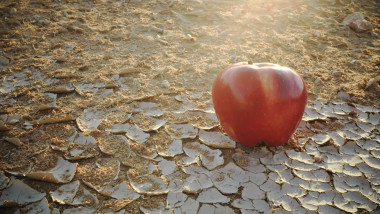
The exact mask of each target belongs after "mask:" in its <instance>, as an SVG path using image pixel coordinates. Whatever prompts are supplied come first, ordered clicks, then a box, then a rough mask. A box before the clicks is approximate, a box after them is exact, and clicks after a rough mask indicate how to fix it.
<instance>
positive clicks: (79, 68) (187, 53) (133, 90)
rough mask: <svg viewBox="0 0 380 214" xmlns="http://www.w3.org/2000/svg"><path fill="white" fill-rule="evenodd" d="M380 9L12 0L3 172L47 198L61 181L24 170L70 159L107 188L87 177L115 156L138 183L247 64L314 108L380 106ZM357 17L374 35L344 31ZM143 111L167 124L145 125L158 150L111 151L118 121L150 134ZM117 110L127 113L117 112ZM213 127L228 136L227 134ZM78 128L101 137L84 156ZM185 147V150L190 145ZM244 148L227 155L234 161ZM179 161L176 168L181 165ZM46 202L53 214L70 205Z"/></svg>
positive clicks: (2, 108)
mask: <svg viewBox="0 0 380 214" xmlns="http://www.w3.org/2000/svg"><path fill="white" fill-rule="evenodd" d="M379 8H380V3H379V2H378V1H376V0H373V1H371V0H367V1H349V0H321V1H314V0H306V1H304V0H291V1H289V0H270V1H267V0H239V1H229V0H189V1H188V0H186V1H185V0H152V1H145V0H142V1H137V0H130V1H101V0H94V1H39V0H30V1H23V0H21V1H5V2H4V1H3V2H1V3H0V18H1V20H0V47H1V53H0V64H1V65H0V66H1V70H0V76H1V81H0V92H1V95H0V114H1V115H2V118H1V120H0V121H2V122H1V124H0V136H1V137H0V148H1V150H0V154H1V155H0V170H6V175H7V176H11V174H12V173H10V172H17V173H13V174H16V175H17V178H18V179H21V180H22V181H23V182H24V183H26V184H28V185H30V186H31V187H32V188H34V189H36V190H37V191H39V192H45V193H47V194H48V193H49V192H50V191H54V190H56V189H57V188H58V187H59V186H60V184H55V183H54V182H53V183H52V182H43V181H36V180H34V179H30V178H26V177H23V176H22V175H21V174H22V173H21V172H25V171H26V170H28V167H29V166H30V165H31V164H32V165H33V171H44V170H48V169H50V168H52V167H54V165H55V161H57V159H58V157H65V159H68V160H70V161H71V162H73V163H77V164H78V168H77V170H76V171H77V173H76V174H75V177H74V180H81V181H82V182H83V180H86V179H87V180H91V182H92V184H99V185H102V184H103V183H102V182H105V180H107V179H109V178H107V177H105V175H104V174H108V175H109V174H112V169H114V167H113V166H110V167H109V170H110V171H111V172H110V171H107V170H106V173H105V172H104V171H101V170H99V172H96V173H95V172H94V173H95V175H93V174H88V173H91V172H93V171H91V170H89V169H88V168H91V167H93V166H94V163H95V161H97V160H98V159H100V158H110V157H113V158H117V159H118V160H119V161H120V162H121V168H120V171H121V174H122V175H121V176H120V177H119V178H118V179H119V180H123V178H124V179H127V177H128V178H129V180H130V181H133V180H134V178H136V179H137V178H138V177H139V173H140V174H141V173H146V172H143V171H144V170H145V169H143V168H144V167H146V165H144V163H145V162H144V161H146V160H147V159H149V158H146V157H147V156H148V157H151V155H153V154H156V150H157V151H160V148H161V146H165V145H160V143H161V142H164V141H165V140H164V139H165V138H166V137H168V136H166V135H168V134H165V133H171V128H172V127H170V125H169V124H174V123H183V122H186V123H190V124H192V125H193V126H194V124H195V123H197V121H198V123H201V122H199V120H200V118H199V117H200V116H199V115H198V116H196V115H195V116H194V115H190V116H188V118H186V116H185V117H181V116H178V114H176V113H175V112H176V111H178V109H180V108H181V107H183V106H185V108H188V109H190V110H191V109H192V110H199V109H203V112H204V113H207V112H208V109H210V107H211V103H210V99H211V90H210V89H211V86H212V83H213V80H214V78H215V77H216V75H217V74H218V72H220V71H221V70H222V69H223V68H224V67H226V66H227V65H229V64H231V63H234V62H239V61H248V62H271V63H276V64H280V65H283V66H287V67H291V68H293V69H294V70H296V71H297V72H299V73H300V74H301V76H302V77H303V78H304V80H305V82H306V84H307V88H308V95H309V104H311V103H312V102H313V101H315V100H317V99H320V100H324V101H328V102H330V101H332V100H342V101H344V102H346V103H348V104H351V103H354V104H361V105H364V106H374V107H377V108H380V85H379V79H380V78H379V72H380V69H379V67H380V54H379V53H380V48H379V46H380V40H379V35H380V29H379V26H380V17H379V14H380V11H379ZM354 12H360V13H361V14H363V16H364V17H365V19H366V20H367V21H369V22H371V23H372V25H373V29H372V30H369V31H365V32H356V31H354V30H353V29H351V28H350V27H349V26H345V25H343V24H342V21H343V20H344V18H345V17H346V16H347V15H349V14H351V13H354ZM47 93H48V94H47ZM49 93H50V94H49ZM49 96H53V97H49ZM54 96H56V97H54ZM49 99H50V100H49ZM139 102H152V103H156V104H157V105H158V107H157V109H155V110H157V111H162V114H160V113H157V112H156V113H152V114H151V115H149V114H148V116H152V117H153V118H159V119H162V120H164V121H166V122H167V123H166V125H165V128H164V127H160V128H159V129H158V131H156V130H153V129H149V128H148V129H149V130H147V131H146V132H147V133H150V138H149V142H148V143H147V144H144V145H143V146H141V145H140V144H139V142H138V141H139V139H136V138H134V137H133V136H128V139H129V141H131V142H130V148H127V149H126V148H121V147H120V145H116V148H115V145H106V143H104V142H108V141H110V140H107V139H108V138H112V137H113V136H108V135H106V134H105V132H106V130H107V129H109V128H110V127H111V126H112V125H113V124H115V123H117V124H121V123H125V122H126V121H129V122H128V123H130V124H135V125H136V124H137V125H139V127H144V126H147V127H150V125H149V123H144V122H147V121H148V120H147V118H146V115H144V114H143V113H141V111H140V110H136V105H138V103H139ZM189 105H190V107H189ZM191 106H192V107H191ZM194 106H195V107H194ZM111 108H119V110H120V112H117V113H114V114H113V115H111V113H109V112H108V111H109V109H111ZM86 109H96V110H94V111H98V113H97V112H95V113H94V115H92V116H94V118H101V119H99V121H100V122H99V123H100V124H98V126H96V127H95V129H94V130H91V128H88V129H86V127H83V126H81V121H80V119H77V118H80V117H81V116H83V114H84V113H83V112H84V111H85V110H86ZM99 112H100V113H99ZM104 112H107V115H108V116H104V115H105V114H106V113H104ZM145 113H146V112H145ZM97 114H98V116H96V115H97ZM102 114H104V115H102ZM128 114H131V115H132V116H131V115H128ZM99 115H100V116H99ZM110 115H111V116H110ZM13 116H14V117H13ZM12 117H13V121H12ZM89 117H91V116H89ZM105 117H107V119H104V118H105ZM129 117H131V118H129ZM7 118H8V119H7ZM9 118H11V119H9ZM82 118H83V117H82ZM76 119H77V120H76ZM84 120H85V119H83V120H82V122H83V121H84ZM153 123H155V122H153ZM205 123H206V124H207V121H206V122H205ZM82 125H83V124H82ZM198 125H199V124H198ZM84 126H86V124H85V125H84ZM195 126H196V125H195ZM375 126H376V124H375ZM377 127H378V125H377ZM164 129H165V131H166V132H165V133H164ZM212 130H214V131H218V132H221V133H223V131H222V130H221V129H220V127H213V129H212ZM75 131H77V132H78V133H81V132H82V131H83V132H85V134H86V135H89V136H92V137H93V139H95V140H96V144H94V146H93V147H91V146H87V147H86V148H85V149H84V150H86V151H85V153H83V154H82V155H83V156H81V157H80V158H73V157H70V154H68V151H69V150H70V151H72V150H73V149H74V147H75V148H77V147H78V148H82V149H83V145H72V144H70V140H68V138H70V137H71V136H73V135H74V133H75ZM174 136H175V134H174ZM190 138H191V137H190ZM183 139H184V140H183V141H184V142H183V143H184V144H185V143H186V142H190V141H192V140H189V139H186V137H184V138H183ZM377 139H378V138H377ZM119 140H120V139H119ZM102 142H103V143H102ZM136 142H137V143H136ZM377 142H378V141H377ZM188 145H190V144H188ZM81 146H82V147H81ZM102 146H103V147H102ZM238 147H239V146H238ZM243 149H246V148H243ZM127 150H128V151H127ZM130 150H132V151H134V152H135V153H136V154H138V155H137V156H138V157H140V158H141V156H144V157H145V158H141V160H139V159H138V157H137V156H136V157H133V158H136V159H137V160H138V161H137V162H138V163H140V165H138V164H137V165H135V164H136V163H133V161H131V160H127V159H128V158H125V156H123V154H124V153H122V152H125V153H128V154H129V153H130ZM235 150H237V149H236V148H235V149H224V150H223V156H224V158H225V163H227V162H228V161H227V160H228V159H229V160H231V155H232V153H234V151H235ZM120 151H122V152H120ZM239 151H240V150H239ZM139 155H140V156H139ZM156 155H157V154H156ZM180 157H182V156H181V155H179V156H175V157H170V158H168V159H169V160H170V161H175V162H176V163H178V162H179V161H180ZM136 159H133V160H136ZM149 161H150V160H149ZM149 161H147V164H149V163H150V162H149ZM120 162H119V164H120ZM131 162H132V163H131ZM116 165H117V164H116ZM139 167H140V168H139ZM136 170H137V172H135V171H136ZM95 171H96V170H95ZM153 171H154V170H153ZM86 173H87V174H86ZM157 173H158V172H156V174H157ZM158 174H159V173H158ZM127 175H128V176H127ZM89 176H90V177H91V178H89ZM98 178H99V179H98ZM100 178H102V179H104V181H103V180H101V179H100ZM97 179H98V180H97ZM91 182H90V183H91ZM136 182H137V183H138V181H136ZM82 185H83V184H82ZM87 186H90V185H87ZM81 188H82V187H81ZM91 191H92V193H93V194H94V195H96V197H97V198H98V200H99V201H100V202H99V203H98V205H96V206H95V205H94V206H92V207H96V209H98V210H102V209H105V208H107V207H112V206H116V205H113V204H112V203H113V201H112V200H111V199H110V197H109V196H104V194H100V193H99V192H96V191H95V190H94V188H93V189H91ZM165 194H166V193H162V194H159V196H148V195H149V194H144V193H143V194H142V195H143V196H141V197H140V198H138V199H136V200H134V201H133V202H131V203H129V202H128V203H125V204H128V205H126V206H124V207H125V209H126V212H127V213H130V212H132V213H138V212H141V211H140V210H141V208H140V209H139V207H141V206H143V207H144V206H145V207H147V206H148V205H150V206H154V205H155V203H156V205H157V203H158V202H163V201H165V199H166V198H165V197H166V196H165ZM197 194H198V193H191V194H189V198H194V199H195V198H196V196H197ZM46 198H47V200H48V203H49V206H50V208H51V209H52V208H57V209H59V210H60V211H61V212H62V211H63V210H64V209H65V208H68V207H70V206H68V205H60V204H58V203H57V202H53V201H52V199H51V197H48V196H47V197H46ZM120 203H121V202H120ZM90 204H91V203H90ZM121 204H123V203H121ZM125 204H124V205H125ZM82 205H83V204H82ZM84 205H85V204H84ZM121 206H122V205H121ZM90 207H91V206H90ZM122 207H123V206H122ZM0 209H5V208H0ZM273 209H275V207H274V208H273ZM5 210H7V211H9V212H13V211H15V208H7V209H5ZM234 211H237V209H235V208H234Z"/></svg>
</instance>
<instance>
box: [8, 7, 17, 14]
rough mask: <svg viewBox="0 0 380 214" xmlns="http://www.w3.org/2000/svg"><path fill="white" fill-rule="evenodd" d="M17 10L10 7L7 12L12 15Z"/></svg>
mask: <svg viewBox="0 0 380 214" xmlns="http://www.w3.org/2000/svg"><path fill="white" fill-rule="evenodd" d="M16 12H17V9H16V8H14V7H12V8H11V9H10V10H9V14H11V15H13V14H15V13H16Z"/></svg>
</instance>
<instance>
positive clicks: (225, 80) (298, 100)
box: [212, 63, 307, 147]
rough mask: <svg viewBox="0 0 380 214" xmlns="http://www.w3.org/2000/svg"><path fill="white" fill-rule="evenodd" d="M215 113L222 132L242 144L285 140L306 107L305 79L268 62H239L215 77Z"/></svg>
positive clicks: (251, 144) (213, 92)
mask: <svg viewBox="0 0 380 214" xmlns="http://www.w3.org/2000/svg"><path fill="white" fill-rule="evenodd" d="M212 100H213V103H214V108H215V113H216V115H217V117H218V119H219V121H220V124H221V126H222V127H223V129H224V131H225V132H227V134H228V135H229V136H230V137H231V138H232V139H233V140H235V141H237V142H239V143H241V144H243V145H245V146H250V147H251V146H255V145H257V144H258V143H260V142H264V143H266V145H268V146H279V145H282V144H284V143H286V142H287V141H288V140H289V138H290V137H291V135H292V134H293V133H294V131H295V130H296V128H297V126H298V124H299V122H300V120H301V118H302V115H303V113H304V110H305V106H306V101H307V92H306V86H305V82H304V80H303V79H302V77H301V76H300V75H299V74H298V73H296V72H295V71H293V70H291V69H289V68H286V67H282V66H279V65H276V64H271V63H257V64H250V65H249V64H248V63H238V64H234V65H230V66H228V67H227V68H226V69H224V70H223V71H222V72H221V73H219V75H218V76H217V77H216V79H215V81H214V85H213V87H212Z"/></svg>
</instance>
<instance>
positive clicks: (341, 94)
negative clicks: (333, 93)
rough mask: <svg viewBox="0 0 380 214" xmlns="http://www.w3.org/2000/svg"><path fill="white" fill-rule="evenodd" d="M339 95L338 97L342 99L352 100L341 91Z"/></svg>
mask: <svg viewBox="0 0 380 214" xmlns="http://www.w3.org/2000/svg"><path fill="white" fill-rule="evenodd" d="M337 95H338V97H340V98H342V99H345V100H349V99H350V95H349V94H347V93H346V92H344V91H339V92H338V94H337Z"/></svg>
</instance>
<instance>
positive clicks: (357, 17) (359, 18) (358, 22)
mask: <svg viewBox="0 0 380 214" xmlns="http://www.w3.org/2000/svg"><path fill="white" fill-rule="evenodd" d="M342 24H344V25H347V26H349V27H351V28H352V29H353V30H354V31H356V32H359V33H361V32H365V31H369V30H372V28H373V26H372V23H371V22H369V21H367V20H365V19H364V17H363V15H362V14H361V13H359V12H356V13H352V14H350V15H348V16H347V17H346V18H345V19H344V20H343V22H342Z"/></svg>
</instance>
